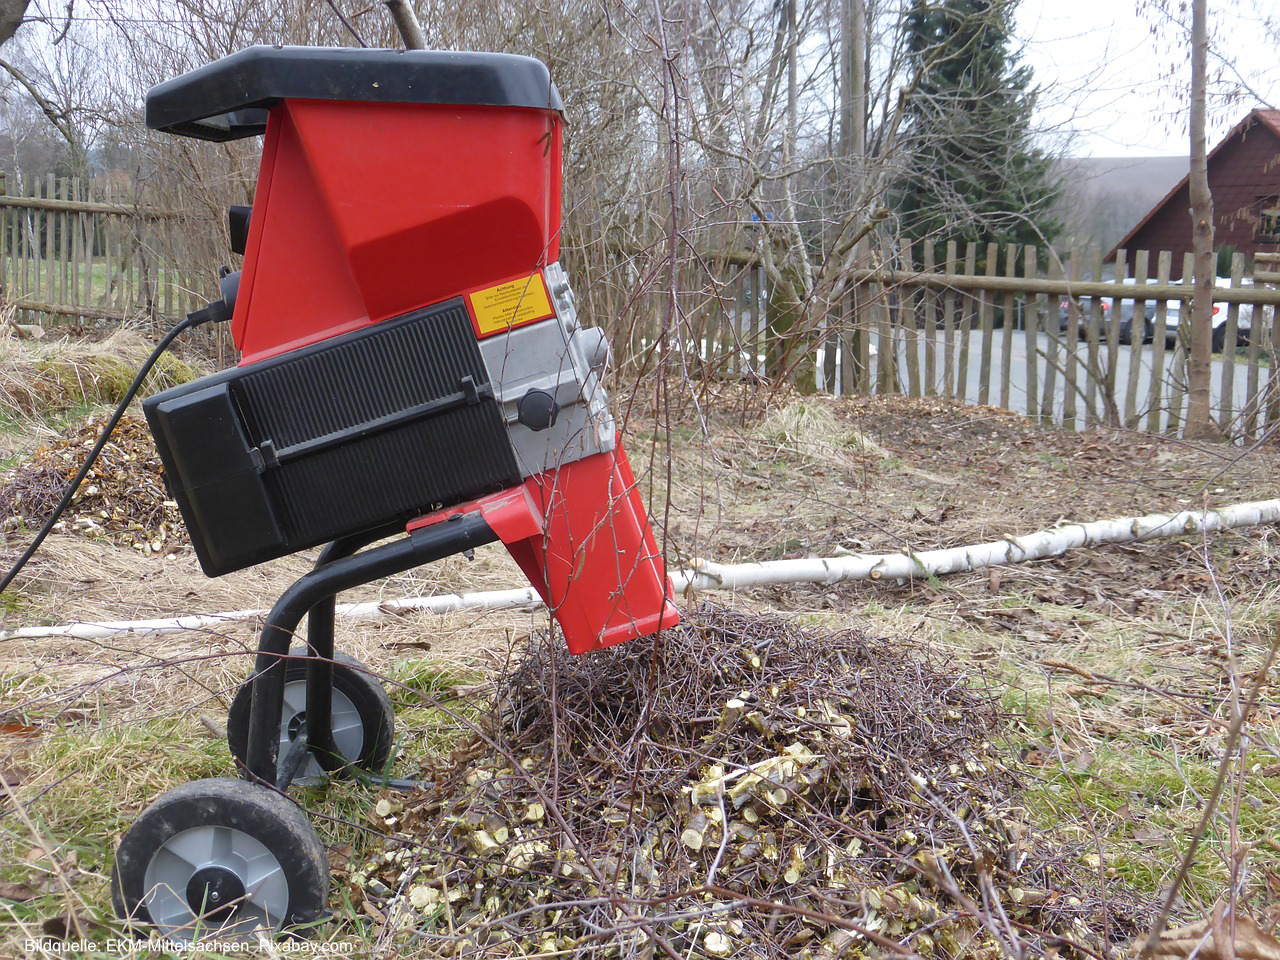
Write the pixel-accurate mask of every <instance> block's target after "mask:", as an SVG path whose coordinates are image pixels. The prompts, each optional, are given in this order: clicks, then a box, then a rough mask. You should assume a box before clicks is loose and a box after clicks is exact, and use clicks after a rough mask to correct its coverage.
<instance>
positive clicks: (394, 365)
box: [114, 47, 679, 939]
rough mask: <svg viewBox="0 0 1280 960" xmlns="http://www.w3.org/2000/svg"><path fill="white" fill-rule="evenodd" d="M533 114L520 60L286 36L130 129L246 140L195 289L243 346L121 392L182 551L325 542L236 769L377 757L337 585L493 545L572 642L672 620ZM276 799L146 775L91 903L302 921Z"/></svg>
mask: <svg viewBox="0 0 1280 960" xmlns="http://www.w3.org/2000/svg"><path fill="white" fill-rule="evenodd" d="M562 109H563V107H562V104H561V102H560V97H559V94H558V93H557V92H556V89H555V87H554V86H553V85H552V83H551V80H550V77H549V75H548V72H547V69H546V67H544V66H543V65H542V64H541V63H539V62H538V61H536V60H531V59H529V58H525V57H513V56H505V55H498V54H482V53H458V54H454V53H438V52H426V51H408V52H397V51H389V50H341V49H318V48H289V47H254V48H251V49H248V50H245V51H242V52H240V53H238V54H235V55H233V56H230V57H227V58H225V59H223V60H219V61H217V62H216V63H212V64H209V65H208V66H205V67H202V68H201V69H199V70H196V71H193V72H192V73H189V74H186V75H184V76H181V77H178V78H176V79H174V80H171V81H169V82H168V83H165V84H162V85H161V86H159V87H157V88H155V89H154V90H152V91H151V93H150V95H149V96H148V98H147V122H148V125H149V126H151V127H153V128H155V129H159V130H164V131H168V132H170V133H174V134H178V135H182V136H189V137H196V138H201V139H207V140H233V139H238V138H243V137H252V136H257V135H261V136H262V137H263V150H262V167H261V172H260V175H259V179H258V185H257V190H256V192H255V195H254V201H253V206H252V207H251V208H248V207H234V208H232V210H231V214H230V226H231V238H232V248H233V250H234V251H235V252H237V253H241V254H243V255H244V266H243V270H242V271H241V273H236V274H230V275H228V276H227V277H226V278H224V280H223V294H224V301H223V303H222V304H221V305H214V306H213V307H211V308H207V309H212V310H214V311H215V312H216V311H218V310H221V311H222V312H223V313H224V314H225V316H226V317H227V318H229V319H230V320H231V324H232V332H233V335H234V337H235V341H236V344H237V345H238V346H239V347H240V349H241V351H242V354H243V361H242V363H241V364H240V365H239V366H238V367H236V368H234V369H231V370H226V371H223V372H221V373H217V374H214V375H212V376H209V377H204V378H202V379H200V380H197V381H194V382H193V383H189V384H185V385H183V386H180V387H177V388H175V389H173V390H169V391H166V392H164V393H161V394H158V395H157V396H154V397H152V398H150V399H149V400H147V401H146V403H145V411H146V415H147V420H148V423H149V424H150V426H151V429H152V433H153V434H154V436H155V440H156V446H157V448H158V450H159V452H160V456H161V458H162V459H163V461H164V465H165V469H166V472H167V475H168V478H169V482H170V485H171V487H172V490H173V495H174V497H175V499H176V500H177V502H178V504H179V506H180V508H181V510H182V514H183V517H184V519H185V520H186V523H187V527H188V529H189V531H190V534H191V539H192V543H193V545H194V547H195V551H196V554H197V556H198V557H199V559H200V562H201V564H202V566H203V567H204V570H205V572H206V573H208V574H209V575H210V576H218V575H221V574H224V573H228V572H231V571H233V570H239V569H242V568H244V567H247V566H250V565H253V564H257V563H262V562H264V561H268V560H272V559H275V558H277V557H282V556H286V555H288V554H291V553H296V552H297V551H299V550H304V549H307V548H311V547H315V546H318V545H321V544H327V545H328V546H326V547H325V549H324V550H323V551H322V552H321V554H320V559H319V560H318V562H317V564H316V568H315V570H313V571H312V572H311V573H310V574H308V575H306V576H304V577H303V578H302V579H300V580H299V581H297V582H296V583H295V584H294V585H293V586H292V587H290V588H289V590H287V591H286V592H285V594H284V595H283V596H282V597H281V598H280V600H279V601H278V602H277V604H276V605H275V607H274V608H273V609H272V611H271V614H270V615H269V616H268V618H267V622H266V626H265V627H264V629H263V632H262V637H261V640H260V643H259V652H258V658H257V663H256V669H255V672H254V674H253V676H251V677H250V679H249V680H248V681H247V682H246V683H245V685H244V686H243V687H242V688H241V690H240V692H239V694H238V695H237V696H236V698H235V701H234V702H233V705H232V710H231V715H230V717H229V718H228V724H227V730H228V740H229V745H230V747H231V751H232V753H233V755H234V756H235V757H236V758H237V760H238V761H239V762H240V765H241V767H242V770H243V771H244V772H245V774H246V775H247V777H248V778H249V779H250V780H251V781H255V782H258V783H261V784H266V785H268V786H271V787H275V788H278V789H282V788H284V787H285V786H287V785H288V784H289V783H290V782H291V781H292V780H294V779H296V778H298V777H303V778H312V779H318V778H320V777H322V775H323V774H324V773H325V772H326V771H330V772H338V771H350V770H353V769H357V768H362V767H363V768H365V769H368V770H374V771H380V770H381V768H382V766H383V764H384V763H385V762H386V760H387V757H388V754H389V752H390V749H391V743H392V741H391V735H392V734H391V731H392V716H391V710H390V704H389V701H388V700H387V698H386V695H385V694H384V693H383V692H382V690H381V687H380V686H379V685H378V684H377V683H376V682H375V681H373V680H372V679H371V677H370V675H369V673H368V671H366V670H363V669H362V668H360V667H359V665H358V664H354V663H353V662H352V661H349V660H346V659H343V658H340V657H338V656H336V655H335V653H334V637H333V633H334V596H335V594H337V593H338V592H339V591H341V590H346V589H349V588H351V587H354V586H358V585H360V584H363V583H368V582H370V581H372V580H375V579H378V578H382V577H386V576H390V575H393V574H396V573H400V572H403V571H405V570H409V569H412V568H414V567H417V566H421V565H422V564H425V563H429V562H431V561H433V560H437V559H441V558H443V557H446V556H449V555H451V554H454V553H459V552H462V551H466V550H470V549H472V548H474V547H476V546H480V545H482V544H486V543H492V542H494V541H497V540H501V541H502V542H503V543H504V544H505V545H506V546H507V548H508V550H509V551H510V552H511V555H512V556H513V557H514V558H515V560H516V562H517V563H518V564H519V566H520V568H521V570H523V571H524V573H525V575H526V576H527V577H528V578H529V581H530V583H531V584H532V585H533V587H534V588H535V589H536V590H537V591H538V593H539V594H540V595H541V596H542V598H543V599H544V600H545V601H546V603H547V605H548V607H549V608H550V610H551V612H552V614H553V615H554V616H555V618H556V620H557V622H558V623H559V625H560V628H561V630H562V631H563V634H564V637H565V641H566V643H567V644H568V646H569V649H570V650H571V651H572V652H573V653H585V652H587V651H590V650H594V649H598V648H600V647H605V646H609V645H611V644H614V643H620V642H622V641H625V640H629V639H633V638H636V637H642V636H646V635H649V634H652V633H656V632H657V631H659V630H661V629H663V628H666V627H670V626H673V625H674V624H675V623H677V622H678V619H679V617H678V614H677V613H676V610H675V607H674V605H673V604H672V602H671V586H670V582H669V580H668V579H667V576H666V573H665V569H664V566H663V563H662V558H661V555H660V554H659V551H658V549H657V545H656V544H655V542H654V537H653V533H652V531H651V529H650V527H649V521H648V517H647V516H646V513H645V509H644V504H643V502H642V499H641V497H640V494H639V492H638V490H637V487H636V482H635V479H634V477H633V476H632V473H631V469H630V466H629V464H628V462H627V458H626V454H625V452H624V451H623V449H622V446H621V444H620V442H619V439H618V435H617V428H616V425H615V423H614V421H613V418H612V416H611V414H610V412H609V406H608V401H607V398H606V396H605V393H604V390H603V388H602V386H601V380H600V377H601V374H602V370H603V367H604V365H605V363H606V361H607V359H608V345H607V342H606V341H605V338H604V336H603V334H602V333H601V331H599V330H598V329H591V328H587V327H585V326H584V325H583V324H582V323H581V322H580V321H579V318H578V315H577V310H576V306H575V301H574V296H573V292H572V289H571V288H570V284H569V280H568V277H567V276H566V275H565V272H564V270H563V269H561V267H560V265H559V263H558V262H557V261H558V258H559V233H560V151H561V126H562V116H561V111H562ZM405 532H407V536H401V537H400V538H399V539H396V540H392V541H391V542H389V543H380V542H381V541H384V540H386V539H387V538H388V537H390V536H393V535H395V534H397V533H405ZM373 544H380V545H377V546H373ZM304 617H305V618H306V619H307V630H306V646H305V647H304V648H298V649H297V650H295V651H293V652H291V651H290V642H291V640H293V639H294V638H295V637H296V636H297V635H298V628H299V626H300V624H301V621H302V620H303V618H304ZM278 801H279V797H278V794H276V793H274V792H272V791H269V790H263V789H262V788H261V787H253V786H250V785H248V784H243V783H238V782H236V781H225V780H208V781H201V782H200V783H197V784H189V785H187V786H186V787H181V788H178V790H175V791H171V792H170V793H169V794H166V795H165V796H164V797H162V798H161V799H160V800H158V801H157V802H156V803H155V804H154V805H153V806H152V807H151V808H150V809H149V810H148V811H147V812H146V813H144V814H143V817H142V818H141V819H140V820H139V821H138V823H136V824H135V825H134V827H133V828H131V830H130V831H129V833H128V834H127V835H126V837H125V838H124V840H123V841H122V843H121V846H120V850H119V852H118V853H117V857H116V872H115V883H114V890H115V898H116V906H117V909H118V910H119V911H120V912H121V913H123V914H127V915H131V916H135V917H138V918H141V919H143V920H148V921H151V922H153V923H155V924H156V925H157V926H159V927H160V928H161V929H162V930H163V931H165V932H166V933H168V934H171V935H174V936H178V937H179V938H184V939H190V937H191V935H194V933H193V931H194V929H196V928H197V927H198V928H200V929H201V932H202V933H205V932H207V931H208V930H209V929H210V928H211V927H218V928H221V929H222V930H223V931H224V932H229V933H230V934H232V935H234V936H236V937H241V936H243V937H253V936H256V935H257V933H258V932H259V931H261V930H262V929H264V928H266V929H268V930H277V929H280V928H281V927H282V926H283V925H285V924H286V923H291V922H298V921H307V920H313V919H315V918H317V917H319V916H321V915H322V914H323V912H324V896H325V890H326V889H327V867H326V866H324V864H323V848H322V847H321V846H320V844H319V841H318V840H316V839H315V836H314V832H313V831H311V828H310V826H309V825H308V824H307V823H306V821H305V818H301V820H300V819H299V818H300V814H298V812H297V809H296V808H294V807H292V806H290V805H288V804H284V805H283V806H282V805H281V803H280V802H278ZM317 851H318V853H317ZM253 864H258V865H262V864H265V865H266V867H262V868H261V869H260V867H259V866H252V865H253ZM273 865H274V866H273ZM267 867H269V868H270V869H269V870H267V872H265V873H263V872H262V871H263V870H264V869H266V868H267ZM272 871H275V872H272ZM264 878H265V879H264ZM272 878H274V879H272ZM268 881H270V882H268ZM184 931H191V933H190V934H188V933H186V932H184Z"/></svg>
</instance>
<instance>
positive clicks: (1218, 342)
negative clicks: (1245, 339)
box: [1213, 324, 1227, 353]
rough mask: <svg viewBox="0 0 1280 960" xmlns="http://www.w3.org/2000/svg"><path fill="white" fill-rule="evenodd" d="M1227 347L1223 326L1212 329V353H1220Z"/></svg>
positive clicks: (1224, 326)
mask: <svg viewBox="0 0 1280 960" xmlns="http://www.w3.org/2000/svg"><path fill="white" fill-rule="evenodd" d="M1226 345H1227V328H1226V325H1225V324H1224V325H1223V326H1221V327H1216V328H1214V331H1213V352H1214V353H1221V352H1222V350H1223V348H1224V347H1225V346H1226Z"/></svg>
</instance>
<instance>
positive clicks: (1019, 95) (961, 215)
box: [895, 0, 1061, 243]
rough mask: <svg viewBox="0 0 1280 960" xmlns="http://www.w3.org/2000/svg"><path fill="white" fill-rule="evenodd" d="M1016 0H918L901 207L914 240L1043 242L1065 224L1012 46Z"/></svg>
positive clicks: (911, 21) (910, 28) (1030, 92)
mask: <svg viewBox="0 0 1280 960" xmlns="http://www.w3.org/2000/svg"><path fill="white" fill-rule="evenodd" d="M1016 6H1017V0H916V2H915V3H914V5H913V6H912V7H911V9H910V11H909V12H908V14H907V23H906V30H907V52H908V55H909V56H910V58H911V60H912V61H913V64H914V66H915V67H916V69H917V70H918V71H919V83H918V84H917V86H916V87H915V89H914V90H913V91H912V92H911V94H910V96H909V99H908V102H907V106H906V109H907V114H906V125H905V133H906V139H905V145H906V168H905V170H904V172H903V175H902V176H901V178H900V179H899V181H898V184H897V189H896V191H895V193H896V206H897V210H898V214H899V218H900V223H901V227H902V231H903V233H904V235H905V236H907V237H909V238H911V239H913V240H916V239H921V238H923V237H933V238H935V239H939V240H943V239H948V240H949V239H958V240H974V241H982V242H991V241H995V242H1018V243H1044V242H1045V241H1046V240H1051V239H1052V238H1053V237H1054V235H1055V234H1056V233H1057V232H1058V231H1059V230H1060V229H1061V225H1060V224H1059V223H1058V222H1057V221H1056V220H1055V219H1054V218H1053V217H1052V215H1051V214H1050V212H1049V208H1050V206H1051V205H1052V203H1053V200H1054V198H1055V196H1056V195H1057V192H1058V186H1057V183H1056V181H1055V179H1054V177H1053V174H1052V171H1051V160H1050V158H1049V157H1048V156H1047V155H1046V154H1045V152H1044V151H1043V150H1041V149H1040V148H1039V147H1038V146H1037V145H1036V142H1035V128H1034V126H1033V123H1032V114H1033V113H1034V110H1035V103H1036V90H1035V87H1034V86H1033V79H1032V74H1031V68H1030V67H1029V66H1026V65H1025V64H1022V63H1021V62H1020V57H1019V55H1018V53H1017V52H1016V51H1015V50H1013V49H1012V42H1011V36H1010V34H1011V30H1012V25H1013V17H1014V11H1015V9H1016Z"/></svg>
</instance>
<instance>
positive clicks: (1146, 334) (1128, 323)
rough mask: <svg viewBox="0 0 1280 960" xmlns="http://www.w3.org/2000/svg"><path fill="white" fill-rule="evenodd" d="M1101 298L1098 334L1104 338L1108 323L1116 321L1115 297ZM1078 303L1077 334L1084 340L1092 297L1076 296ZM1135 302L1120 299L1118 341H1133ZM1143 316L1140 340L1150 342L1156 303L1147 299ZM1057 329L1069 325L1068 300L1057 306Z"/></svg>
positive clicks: (1152, 333)
mask: <svg viewBox="0 0 1280 960" xmlns="http://www.w3.org/2000/svg"><path fill="white" fill-rule="evenodd" d="M1123 282H1124V283H1127V284H1131V283H1133V281H1132V280H1128V279H1126V280H1125V281H1123ZM1101 299H1102V326H1101V328H1100V329H1099V336H1100V337H1103V338H1106V337H1107V336H1108V335H1109V332H1110V324H1111V323H1113V322H1116V318H1115V298H1114V297H1111V298H1108V297H1103V298H1101ZM1076 300H1077V302H1078V303H1079V305H1080V316H1079V326H1078V327H1077V331H1078V336H1079V338H1080V339H1081V340H1084V339H1085V338H1086V337H1088V335H1089V317H1090V316H1091V315H1092V311H1093V298H1092V297H1077V298H1076ZM1135 305H1136V304H1135V303H1134V301H1132V300H1124V299H1122V300H1120V316H1119V324H1120V329H1119V336H1118V338H1117V339H1118V340H1119V341H1120V343H1124V344H1127V343H1131V342H1132V341H1133V311H1134V307H1135ZM1144 312H1145V316H1144V318H1143V324H1142V342H1143V343H1150V342H1151V340H1152V338H1153V337H1154V336H1155V317H1156V305H1155V303H1154V301H1151V300H1148V301H1146V303H1145V305H1144ZM1058 322H1059V329H1060V331H1061V332H1062V333H1066V332H1067V328H1068V327H1069V326H1070V304H1069V301H1067V300H1065V299H1064V300H1063V301H1062V303H1061V304H1060V305H1059V307H1058Z"/></svg>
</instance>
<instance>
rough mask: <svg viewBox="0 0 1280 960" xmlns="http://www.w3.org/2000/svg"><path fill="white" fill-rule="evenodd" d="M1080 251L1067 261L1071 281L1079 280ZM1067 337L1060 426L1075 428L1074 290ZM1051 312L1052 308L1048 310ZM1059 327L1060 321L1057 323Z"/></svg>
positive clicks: (1077, 311)
mask: <svg viewBox="0 0 1280 960" xmlns="http://www.w3.org/2000/svg"><path fill="white" fill-rule="evenodd" d="M1080 261H1081V257H1080V251H1079V250H1076V249H1072V251H1071V259H1070V261H1069V262H1068V266H1067V274H1068V276H1069V277H1070V281H1071V283H1073V284H1075V283H1079V282H1080V270H1081V266H1082V265H1081V262H1080ZM1066 302H1067V339H1066V341H1065V342H1064V343H1063V345H1062V380H1063V384H1064V389H1063V397H1062V426H1063V427H1065V428H1066V429H1067V430H1074V429H1075V428H1076V390H1077V383H1076V381H1077V379H1078V378H1077V376H1076V374H1077V372H1078V368H1079V366H1080V301H1079V299H1077V298H1076V296H1075V294H1074V292H1073V293H1071V294H1068V296H1067V301H1066ZM1050 313H1052V310H1050ZM1058 326H1059V327H1061V321H1059V324H1058Z"/></svg>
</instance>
